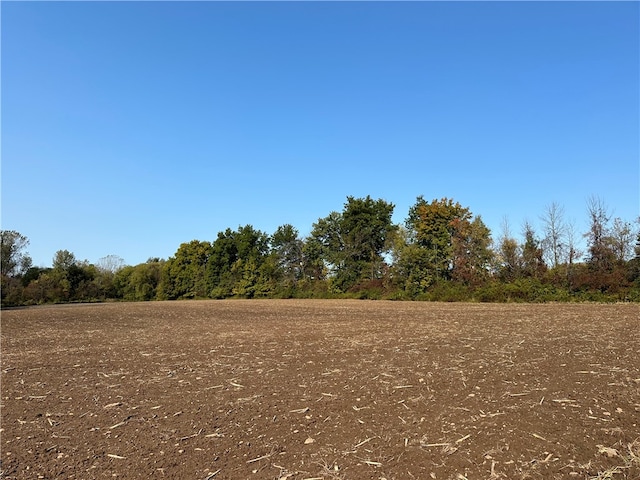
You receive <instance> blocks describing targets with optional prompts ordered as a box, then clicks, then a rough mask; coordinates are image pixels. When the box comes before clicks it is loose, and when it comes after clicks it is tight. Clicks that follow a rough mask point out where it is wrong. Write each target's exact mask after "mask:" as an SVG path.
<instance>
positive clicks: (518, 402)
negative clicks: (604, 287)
mask: <svg viewBox="0 0 640 480" xmlns="http://www.w3.org/2000/svg"><path fill="white" fill-rule="evenodd" d="M1 334H2V430H1V435H2V437H1V453H0V454H1V459H2V464H1V466H0V470H2V474H0V477H2V478H12V479H13V478H20V479H26V478H29V479H32V478H33V479H35V478H48V479H53V478H56V479H58V478H77V479H91V478H113V477H117V478H167V479H169V478H177V479H200V480H204V479H208V480H212V479H214V480H219V479H292V480H302V479H312V478H313V479H387V480H391V479H412V478H416V479H432V478H433V479H469V480H471V479H494V478H495V479H497V478H506V479H521V478H522V479H524V478H544V479H559V478H567V479H593V478H598V479H605V478H613V479H634V480H635V479H638V478H640V353H638V352H640V308H639V306H638V305H486V304H433V303H418V302H414V303H404V302H382V301H376V302H367V301H326V300H325V301H298V300H292V301H286V300H283V301H256V300H253V301H202V302H200V301H189V302H157V303H135V304H132V303H129V304H102V305H72V306H52V307H37V308H27V309H19V310H7V311H3V312H2V331H1Z"/></svg>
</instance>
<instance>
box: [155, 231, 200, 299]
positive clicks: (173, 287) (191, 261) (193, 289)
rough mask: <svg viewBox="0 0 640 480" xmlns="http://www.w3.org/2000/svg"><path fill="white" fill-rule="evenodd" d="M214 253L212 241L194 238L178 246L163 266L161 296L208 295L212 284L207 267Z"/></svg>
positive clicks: (171, 297) (187, 296) (185, 296)
mask: <svg viewBox="0 0 640 480" xmlns="http://www.w3.org/2000/svg"><path fill="white" fill-rule="evenodd" d="M211 255H212V246H211V243H209V242H207V241H199V240H192V241H191V242H188V243H183V244H181V245H180V247H178V250H177V251H176V253H175V255H174V256H173V257H171V258H169V259H168V260H167V262H166V263H165V264H164V267H163V274H162V281H161V286H160V293H159V296H160V297H161V298H168V299H176V298H193V297H207V296H208V295H209V292H210V284H209V282H208V278H207V267H208V263H209V258H210V257H211Z"/></svg>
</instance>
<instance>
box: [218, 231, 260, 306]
mask: <svg viewBox="0 0 640 480" xmlns="http://www.w3.org/2000/svg"><path fill="white" fill-rule="evenodd" d="M268 253H269V236H268V235H267V234H266V233H264V232H262V231H260V230H256V229H255V228H253V226H251V225H245V226H244V227H239V228H238V230H236V231H233V230H231V229H229V228H227V229H226V230H225V231H224V232H219V233H218V238H216V240H215V242H213V245H212V252H211V259H210V262H209V266H208V269H207V278H208V280H209V284H210V286H211V290H210V295H211V296H213V297H215V298H222V297H228V296H232V295H237V296H243V297H251V296H254V295H256V294H257V293H259V294H260V295H262V294H264V292H265V290H268V288H267V286H266V283H267V280H268V279H266V278H265V276H264V275H263V273H262V267H263V265H264V264H265V261H266V258H267V255H268Z"/></svg>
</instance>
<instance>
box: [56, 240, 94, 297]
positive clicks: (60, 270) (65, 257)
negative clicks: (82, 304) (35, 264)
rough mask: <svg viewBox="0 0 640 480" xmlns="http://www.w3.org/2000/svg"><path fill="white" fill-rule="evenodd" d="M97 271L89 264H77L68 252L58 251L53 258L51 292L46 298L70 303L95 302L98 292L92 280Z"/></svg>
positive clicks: (83, 262) (85, 262)
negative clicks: (78, 301) (79, 301)
mask: <svg viewBox="0 0 640 480" xmlns="http://www.w3.org/2000/svg"><path fill="white" fill-rule="evenodd" d="M97 274H98V271H97V269H96V267H95V266H94V265H91V264H90V263H89V262H87V261H86V260H85V261H82V262H79V261H78V260H77V259H76V256H75V255H74V254H73V253H71V252H70V251H68V250H58V251H57V252H56V253H55V255H54V257H53V269H52V271H51V279H52V283H53V289H52V292H50V293H49V294H48V295H47V296H48V297H49V298H52V297H54V294H55V298H52V299H53V301H56V302H59V301H64V302H70V301H77V300H95V299H96V298H97V297H98V295H99V291H98V288H97V287H96V285H95V283H94V282H93V280H94V279H95V278H96V276H97Z"/></svg>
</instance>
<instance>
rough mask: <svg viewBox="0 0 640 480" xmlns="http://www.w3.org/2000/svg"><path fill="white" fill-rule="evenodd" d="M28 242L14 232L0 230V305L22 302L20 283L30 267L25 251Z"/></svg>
mask: <svg viewBox="0 0 640 480" xmlns="http://www.w3.org/2000/svg"><path fill="white" fill-rule="evenodd" d="M28 245H29V240H28V239H27V237H25V236H24V235H22V234H20V233H18V232H16V231H14V230H0V301H1V303H2V305H17V304H19V303H21V302H22V293H23V285H22V282H21V281H20V277H22V276H23V275H24V274H25V273H26V272H27V271H28V270H29V268H30V267H31V263H32V262H31V257H30V256H29V254H28V253H27V252H26V251H25V250H26V248H27V246H28Z"/></svg>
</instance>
